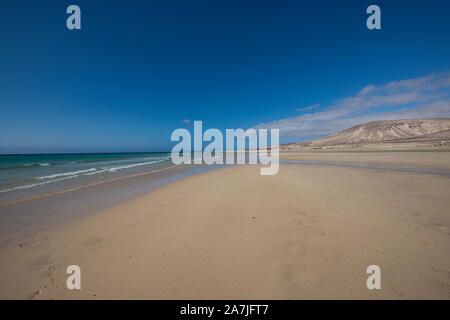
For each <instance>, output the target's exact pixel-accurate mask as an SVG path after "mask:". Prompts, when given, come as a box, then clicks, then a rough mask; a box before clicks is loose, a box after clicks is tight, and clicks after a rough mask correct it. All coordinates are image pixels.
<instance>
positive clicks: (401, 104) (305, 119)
mask: <svg viewBox="0 0 450 320" xmlns="http://www.w3.org/2000/svg"><path fill="white" fill-rule="evenodd" d="M449 89H450V72H444V73H439V74H433V75H428V76H424V77H420V78H415V79H406V80H400V81H392V82H390V83H387V84H383V85H379V86H375V85H369V86H366V87H365V88H363V89H362V90H360V91H359V92H358V93H357V95H356V96H352V97H347V98H344V99H339V100H337V101H336V102H335V103H334V104H333V105H331V106H329V107H328V108H326V109H325V110H323V111H320V112H312V113H308V114H303V115H300V116H297V117H292V118H285V119H280V120H276V121H272V122H268V123H261V124H259V125H257V126H255V127H254V128H267V129H275V128H278V129H280V134H281V135H284V136H298V137H311V136H322V135H328V134H331V133H335V132H337V131H340V130H343V129H346V128H349V127H351V126H354V125H357V124H360V123H365V122H369V121H376V120H395V119H425V118H441V117H450V96H449V94H450V90H449ZM313 106H315V105H313ZM313 106H311V107H313ZM317 106H318V105H317ZM386 107H387V108H392V109H395V110H393V111H383V109H384V110H385V108H386ZM308 108H309V109H314V108H310V107H308ZM308 108H307V109H308ZM382 108H383V109H382ZM309 109H308V110H309Z"/></svg>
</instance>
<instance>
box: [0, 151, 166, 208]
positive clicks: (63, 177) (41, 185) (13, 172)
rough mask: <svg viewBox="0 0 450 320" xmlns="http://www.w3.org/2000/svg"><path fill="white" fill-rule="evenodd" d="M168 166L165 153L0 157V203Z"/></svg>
mask: <svg viewBox="0 0 450 320" xmlns="http://www.w3.org/2000/svg"><path fill="white" fill-rule="evenodd" d="M172 165H173V164H172V162H171V161H170V153H169V152H167V153H155V152H148V153H90V154H85V153H83V154H26V155H0V202H1V201H2V200H11V198H20V197H21V196H25V195H30V194H35V193H36V192H37V193H41V192H51V191H55V190H58V189H61V188H67V187H74V186H77V185H80V184H86V183H92V182H95V181H98V180H105V179H110V178H115V177H118V176H122V175H130V174H135V173H138V172H143V171H151V170H157V169H161V168H165V167H169V166H172ZM38 190H39V192H38ZM12 194H13V195H12Z"/></svg>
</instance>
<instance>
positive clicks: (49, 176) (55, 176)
mask: <svg viewBox="0 0 450 320" xmlns="http://www.w3.org/2000/svg"><path fill="white" fill-rule="evenodd" d="M95 170H97V169H96V168H90V169H86V170H78V171H71V172H64V173H55V174H51V175H48V176H42V177H37V178H36V179H39V180H43V179H52V178H57V177H65V176H71V175H77V174H81V173H86V172H92V171H95Z"/></svg>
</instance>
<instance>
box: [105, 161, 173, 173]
mask: <svg viewBox="0 0 450 320" xmlns="http://www.w3.org/2000/svg"><path fill="white" fill-rule="evenodd" d="M163 161H166V159H162V160H155V161H148V162H140V163H134V164H128V165H125V166H119V167H112V168H104V169H106V170H108V171H112V172H114V171H117V170H122V169H128V168H134V167H139V166H145V165H148V164H152V163H158V162H163Z"/></svg>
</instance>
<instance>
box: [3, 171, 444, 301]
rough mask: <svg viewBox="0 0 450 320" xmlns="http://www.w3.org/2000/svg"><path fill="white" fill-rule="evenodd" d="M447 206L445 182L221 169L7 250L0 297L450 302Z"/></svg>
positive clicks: (372, 173) (436, 178)
mask: <svg viewBox="0 0 450 320" xmlns="http://www.w3.org/2000/svg"><path fill="white" fill-rule="evenodd" d="M449 208H450V179H449V178H447V177H439V176H432V175H423V174H410V173H393V172H383V171H375V170H366V169H355V168H341V167H327V166H320V167H317V166H300V165H281V167H280V171H279V173H278V174H277V175H275V176H260V175H259V169H258V168H257V167H256V166H234V167H228V168H223V169H218V170H215V171H212V172H207V173H204V174H200V175H197V176H192V177H189V178H186V179H183V180H181V181H178V182H175V183H172V184H169V185H167V186H164V187H163V188H161V189H158V190H156V191H153V192H151V193H149V194H147V195H144V196H141V197H139V198H136V199H134V200H131V201H128V202H124V203H122V204H120V205H117V206H114V207H111V208H108V209H105V210H102V211H100V212H97V213H93V214H91V215H90V216H88V217H85V218H82V219H81V220H78V221H77V222H72V223H68V224H66V225H63V226H60V227H56V228H53V229H50V230H48V231H46V232H41V233H38V234H36V235H34V236H33V237H30V238H28V239H22V240H20V241H16V242H14V243H10V244H5V245H4V246H3V247H2V248H0V270H1V275H0V298H2V299H5V298H20V299H26V298H33V299H51V298H62V299H72V298H83V299H91V298H94V299H95V298H97V299H102V298H139V299H140V298H150V299H185V298H186V299H305V298H308V299H316V298H325V299H328V298H333V299H334V298H343V299H354V298H363V299H382V298H383V299H417V298H425V299H430V298H438V299H448V298H449V297H450V241H449V239H450V238H449V235H450V230H449V226H450V214H449V213H450V211H449ZM72 264H76V265H79V266H80V267H81V276H82V278H81V280H82V281H81V282H82V284H81V285H82V289H81V290H68V289H66V287H65V282H66V278H67V276H68V275H67V274H66V273H65V269H66V268H67V266H68V265H72ZM373 264H376V265H379V266H380V268H381V286H382V289H381V290H368V289H367V287H366V279H367V277H368V275H367V274H366V268H367V267H368V266H369V265H373Z"/></svg>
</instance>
